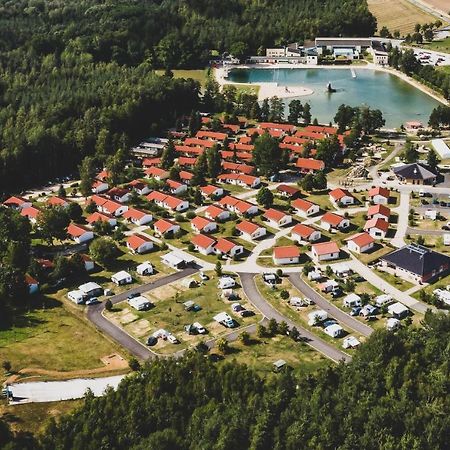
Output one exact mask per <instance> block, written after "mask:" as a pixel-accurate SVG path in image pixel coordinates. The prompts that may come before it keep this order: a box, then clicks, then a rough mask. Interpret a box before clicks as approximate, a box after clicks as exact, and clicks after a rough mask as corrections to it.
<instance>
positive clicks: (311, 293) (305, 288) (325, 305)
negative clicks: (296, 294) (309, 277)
mask: <svg viewBox="0 0 450 450" xmlns="http://www.w3.org/2000/svg"><path fill="white" fill-rule="evenodd" d="M288 278H289V281H290V282H291V283H292V284H293V285H294V286H295V287H296V288H297V289H298V290H299V291H300V292H301V293H302V294H303V295H305V297H308V298H310V299H311V300H314V302H315V304H316V305H317V306H319V307H320V308H321V309H323V310H325V311H327V313H328V315H330V316H332V317H334V318H335V319H336V320H337V321H338V322H340V323H342V324H344V325H345V326H346V327H347V328H351V329H352V330H353V331H356V332H357V333H359V334H362V335H363V336H366V337H368V336H370V335H371V334H372V333H373V328H371V327H369V326H368V325H366V324H364V323H362V322H360V321H359V320H357V319H355V318H354V317H352V316H350V315H349V314H347V313H345V312H344V311H342V310H341V309H339V308H338V307H337V306H334V305H333V304H332V303H330V302H329V301H328V300H326V299H325V298H324V297H322V296H321V295H320V294H319V293H318V292H316V291H315V290H314V289H313V288H311V287H310V286H309V285H308V284H306V283H305V282H304V281H303V280H302V279H301V278H300V276H299V274H293V273H291V274H289V275H288Z"/></svg>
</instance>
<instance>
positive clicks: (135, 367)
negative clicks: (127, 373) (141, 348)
mask: <svg viewBox="0 0 450 450" xmlns="http://www.w3.org/2000/svg"><path fill="white" fill-rule="evenodd" d="M128 365H129V366H130V369H131V370H132V371H134V372H137V371H138V370H139V369H140V368H141V364H140V363H139V361H138V360H137V359H136V358H131V359H130V360H129V361H128Z"/></svg>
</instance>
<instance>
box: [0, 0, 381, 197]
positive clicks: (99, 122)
mask: <svg viewBox="0 0 450 450" xmlns="http://www.w3.org/2000/svg"><path fill="white" fill-rule="evenodd" d="M375 27H376V22H375V19H374V18H373V16H372V15H371V14H370V13H369V11H368V9H367V5H366V4H365V2H361V1H360V0H346V1H344V2H342V1H338V0H325V1H321V2H317V1H315V0H301V1H299V0H277V1H243V0H230V1H227V2H223V1H219V0H216V1H212V0H188V1H186V0H167V1H148V0H145V1H144V0H134V1H132V0H126V1H120V0H119V1H105V0H81V1H78V0H66V1H64V2H61V1H59V0H58V1H57V0H28V1H25V0H17V1H14V2H12V1H8V0H0V191H2V192H8V191H9V192H11V191H14V190H18V189H20V188H23V187H27V186H32V185H35V184H36V183H40V182H43V181H48V180H49V179H51V178H54V177H56V176H61V175H63V174H64V173H68V172H70V171H72V170H73V169H75V168H76V167H77V164H78V163H79V162H80V160H81V159H82V158H83V157H84V156H86V155H96V156H98V159H99V161H100V162H101V161H102V158H103V157H104V156H105V155H107V154H109V153H114V152H115V151H116V150H118V149H119V148H123V147H124V146H126V145H129V144H130V143H134V142H135V141H138V140H139V139H141V138H143V137H145V136H148V135H150V134H152V133H157V132H160V130H162V129H164V128H165V127H167V125H169V124H173V123H174V122H175V118H176V117H177V116H181V115H183V114H187V113H190V111H191V110H192V109H195V108H196V107H198V102H199V86H198V84H195V83H194V82H192V81H181V80H173V79H170V78H168V77H164V78H162V77H158V76H157V75H155V73H154V70H155V69H157V68H172V69H173V68H177V67H204V65H205V64H206V63H207V61H208V60H209V59H210V57H211V54H212V51H213V50H214V51H215V52H216V54H220V53H222V52H224V51H231V52H234V53H235V54H237V55H242V54H245V53H246V52H251V53H254V52H256V51H258V49H260V48H263V47H265V46H267V45H274V44H276V43H282V42H289V41H292V40H302V39H304V38H309V37H312V36H314V35H316V34H322V35H326V34H333V35H361V34H366V35H367V34H371V33H372V32H373V31H374V30H375Z"/></svg>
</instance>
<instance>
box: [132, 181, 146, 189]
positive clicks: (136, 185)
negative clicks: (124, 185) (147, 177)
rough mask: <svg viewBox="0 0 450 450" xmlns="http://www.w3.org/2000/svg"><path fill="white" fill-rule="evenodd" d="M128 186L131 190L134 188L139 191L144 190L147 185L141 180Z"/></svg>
mask: <svg viewBox="0 0 450 450" xmlns="http://www.w3.org/2000/svg"><path fill="white" fill-rule="evenodd" d="M128 186H130V187H131V188H134V189H139V190H141V189H144V188H146V187H147V186H148V184H147V183H145V182H144V181H142V180H133V181H130V182H129V183H128Z"/></svg>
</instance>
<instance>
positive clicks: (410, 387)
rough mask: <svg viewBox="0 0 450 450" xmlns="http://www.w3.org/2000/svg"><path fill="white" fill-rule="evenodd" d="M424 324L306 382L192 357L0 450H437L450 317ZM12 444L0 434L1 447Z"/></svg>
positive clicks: (165, 364) (446, 425)
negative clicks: (103, 449) (263, 374)
mask: <svg viewBox="0 0 450 450" xmlns="http://www.w3.org/2000/svg"><path fill="white" fill-rule="evenodd" d="M422 325H423V327H421V328H413V327H412V326H405V327H404V328H403V329H402V330H400V331H399V332H397V333H395V334H394V333H390V332H387V331H384V330H379V331H376V332H375V333H373V335H372V336H371V337H370V338H369V339H368V342H367V343H365V344H364V345H362V346H361V348H360V349H359V350H358V352H357V353H355V355H354V357H353V361H352V362H350V363H349V364H340V365H330V366H327V367H326V368H323V369H320V370H319V371H318V372H316V373H313V374H309V375H301V374H300V375H298V374H296V372H292V371H289V370H286V371H285V372H283V373H280V374H278V375H274V376H272V377H267V378H261V377H260V376H258V375H257V374H256V373H255V372H254V371H253V370H252V369H251V368H249V367H247V366H246V365H241V364H236V363H235V362H233V361H232V360H231V361H230V362H226V361H225V362H223V363H220V364H214V363H212V362H211V361H210V360H209V359H208V358H207V357H205V356H204V355H203V354H198V353H196V352H193V353H191V354H189V355H187V356H186V357H184V358H183V359H180V360H172V359H161V360H156V361H152V362H149V363H147V364H146V365H145V366H144V367H143V368H142V369H141V370H140V371H138V372H137V373H136V374H135V375H133V376H130V377H128V378H126V379H125V380H124V381H123V382H122V383H121V385H120V386H119V388H118V389H117V391H113V390H109V391H108V392H107V393H106V395H105V396H103V397H101V398H94V397H93V395H92V394H91V393H88V394H87V395H86V398H85V401H84V404H83V406H82V407H81V408H80V409H78V410H77V411H75V412H74V413H73V414H70V415H68V416H65V417H63V418H62V419H61V420H60V421H59V422H58V423H56V422H55V421H54V420H53V419H51V420H50V423H49V425H48V427H47V429H46V431H45V432H44V433H43V434H42V436H40V438H39V441H38V439H36V440H34V441H33V445H31V443H30V441H27V440H26V439H25V437H24V436H19V437H18V438H17V440H16V441H15V444H14V443H10V444H9V447H6V448H9V449H12V448H36V449H45V450H53V449H86V450H89V449H98V448H109V449H125V448H132V449H149V448H150V449H153V448H155V449H156V448H157V449H159V450H165V449H167V450H169V449H170V450H178V449H180V450H181V449H198V448H208V449H221V450H222V449H223V450H227V449H237V450H239V449H251V450H265V449H267V450H269V449H274V448H276V449H280V450H296V449H299V448H302V449H317V448H321V449H325V450H328V449H329V450H331V449H356V448H364V449H366V450H379V449H386V450H387V449H404V450H409V449H412V448H414V449H418V450H419V449H444V448H447V443H448V436H449V434H450V418H449V416H448V414H447V412H448V410H449V407H450V396H449V395H448V381H447V380H448V342H449V339H450V318H449V317H447V316H445V315H443V314H432V313H430V312H428V313H426V314H425V317H424V319H423V323H422ZM298 345H302V344H298ZM227 358H232V356H229V357H227ZM269 364H270V363H269ZM118 424H120V426H118ZM1 439H3V442H2V441H1ZM12 439H14V438H13V437H11V436H10V435H9V434H8V433H7V432H6V431H5V432H4V433H1V434H0V444H1V443H3V444H5V445H7V444H6V442H8V441H11V440H12ZM19 439H22V441H19ZM29 439H31V438H29ZM20 444H21V446H19V445H20ZM27 444H28V445H27Z"/></svg>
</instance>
